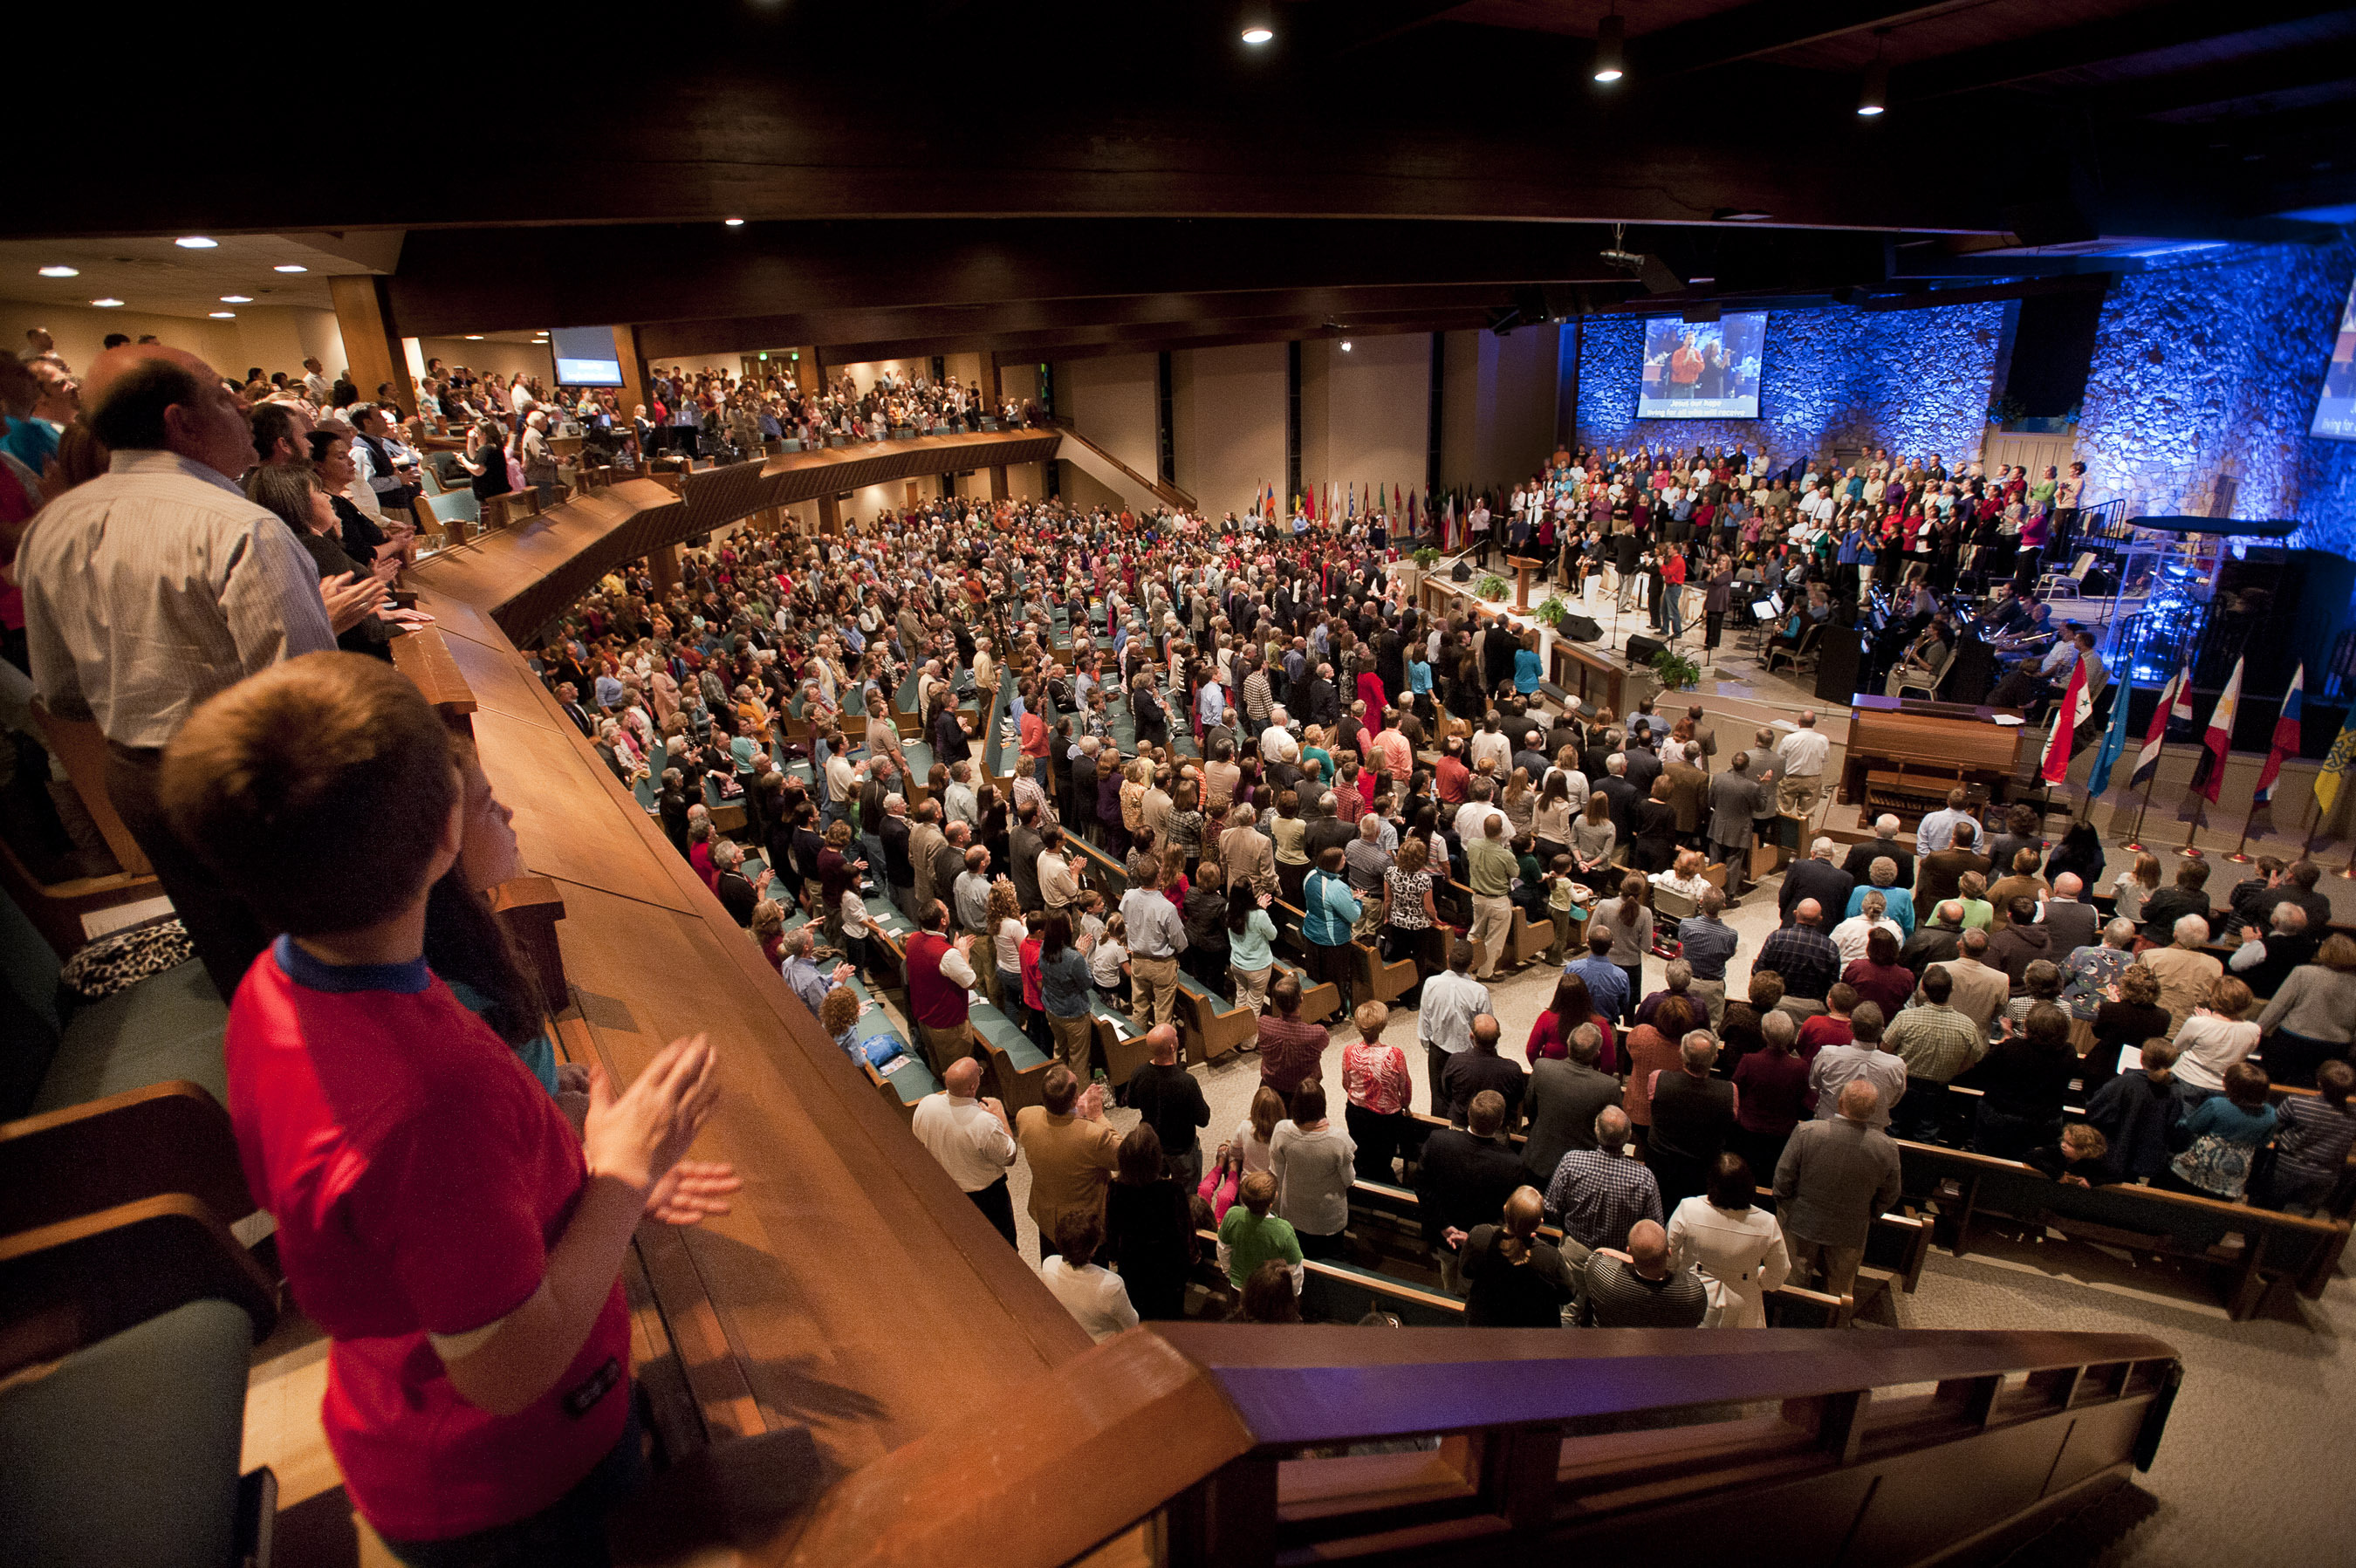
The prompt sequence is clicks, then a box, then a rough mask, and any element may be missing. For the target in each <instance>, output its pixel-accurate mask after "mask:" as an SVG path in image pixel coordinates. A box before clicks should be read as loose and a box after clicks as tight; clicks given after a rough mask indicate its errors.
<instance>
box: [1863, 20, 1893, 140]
mask: <svg viewBox="0 0 2356 1568" xmlns="http://www.w3.org/2000/svg"><path fill="white" fill-rule="evenodd" d="M1885 36H1886V35H1885V34H1883V33H1881V32H1879V31H1877V32H1876V33H1875V34H1874V35H1873V63H1872V64H1871V65H1869V66H1867V67H1866V68H1865V87H1864V89H1863V90H1862V91H1859V92H1858V95H1857V112H1858V114H1859V115H1861V116H1863V117H1864V118H1866V119H1868V120H1870V119H1872V118H1874V117H1875V116H1876V115H1878V114H1879V113H1881V112H1882V111H1883V110H1885V109H1887V108H1889V107H1890V61H1889V60H1888V59H1886V58H1884V56H1883V55H1882V52H1881V48H1882V44H1881V40H1882V39H1883V38H1884V37H1885Z"/></svg>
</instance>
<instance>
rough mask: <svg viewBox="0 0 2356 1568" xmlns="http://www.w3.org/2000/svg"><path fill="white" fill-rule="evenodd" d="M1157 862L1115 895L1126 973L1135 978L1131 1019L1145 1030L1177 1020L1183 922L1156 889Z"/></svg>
mask: <svg viewBox="0 0 2356 1568" xmlns="http://www.w3.org/2000/svg"><path fill="white" fill-rule="evenodd" d="M1120 918H1121V919H1122V920H1123V921H1124V922H1125V923H1127V925H1128V927H1129V972H1130V975H1131V976H1132V977H1133V978H1134V979H1135V980H1136V982H1137V984H1136V988H1135V989H1136V993H1137V1015H1136V1016H1137V1021H1138V1022H1139V1023H1140V1024H1142V1025H1143V1026H1145V1027H1147V1028H1149V1029H1151V1028H1156V1027H1158V1026H1161V1025H1163V1024H1168V1025H1170V1026H1172V1027H1173V1028H1175V1027H1176V1026H1177V1024H1178V955H1179V954H1180V953H1182V952H1184V951H1185V950H1186V925H1185V922H1184V921H1183V920H1181V919H1180V918H1178V907H1177V906H1176V905H1174V904H1173V903H1171V902H1170V900H1169V898H1168V897H1165V896H1164V895H1163V894H1162V864H1161V862H1159V861H1156V862H1154V863H1153V865H1151V866H1148V867H1147V868H1146V872H1145V880H1144V882H1143V883H1142V884H1141V886H1133V887H1131V888H1130V890H1129V891H1128V892H1127V893H1124V894H1122V895H1121V899H1120Z"/></svg>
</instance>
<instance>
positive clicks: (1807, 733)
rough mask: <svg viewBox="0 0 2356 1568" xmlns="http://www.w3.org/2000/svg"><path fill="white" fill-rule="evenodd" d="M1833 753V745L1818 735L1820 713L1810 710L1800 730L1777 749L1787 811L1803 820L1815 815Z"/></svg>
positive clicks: (1776, 754)
mask: <svg viewBox="0 0 2356 1568" xmlns="http://www.w3.org/2000/svg"><path fill="white" fill-rule="evenodd" d="M1832 750H1833V743H1832V742H1831V741H1829V740H1826V738H1825V737H1824V736H1822V735H1819V734H1818V733H1817V732H1816V710H1815V709H1814V708H1810V709H1807V710H1806V711H1805V712H1804V713H1802V714H1800V727H1799V728H1798V729H1795V730H1794V731H1793V732H1792V733H1791V734H1790V735H1787V736H1784V737H1783V743H1782V744H1781V745H1779V746H1776V748H1775V757H1776V760H1777V761H1778V762H1779V763H1781V764H1782V770H1783V783H1782V785H1781V786H1779V789H1780V793H1781V796H1782V800H1783V810H1784V811H1785V812H1787V813H1788V814H1790V815H1792V816H1794V817H1802V818H1813V817H1814V816H1815V810H1816V797H1817V795H1818V794H1819V793H1820V792H1821V790H1822V789H1823V787H1824V778H1825V763H1826V759H1827V758H1829V757H1831V756H1832Z"/></svg>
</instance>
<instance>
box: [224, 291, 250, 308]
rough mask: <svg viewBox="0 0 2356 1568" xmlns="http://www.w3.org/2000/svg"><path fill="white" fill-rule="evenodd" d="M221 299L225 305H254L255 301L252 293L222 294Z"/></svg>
mask: <svg viewBox="0 0 2356 1568" xmlns="http://www.w3.org/2000/svg"><path fill="white" fill-rule="evenodd" d="M220 299H221V303H222V304H223V305H252V303H253V295H250V294H225V295H221V296H220Z"/></svg>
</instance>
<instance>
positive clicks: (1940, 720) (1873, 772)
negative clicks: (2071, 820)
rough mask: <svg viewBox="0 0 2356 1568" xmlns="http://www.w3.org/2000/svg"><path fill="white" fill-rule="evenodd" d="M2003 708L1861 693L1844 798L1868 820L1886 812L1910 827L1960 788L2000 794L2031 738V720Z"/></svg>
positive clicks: (1852, 722) (1978, 795)
mask: <svg viewBox="0 0 2356 1568" xmlns="http://www.w3.org/2000/svg"><path fill="white" fill-rule="evenodd" d="M2005 711H2006V710H2002V709H1997V708H1986V707H1965V706H1963V705H1961V704H1958V703H1917V702H1896V701H1892V700H1891V699H1890V698H1887V697H1862V696H1861V697H1859V698H1858V702H1857V706H1856V709H1855V710H1854V711H1853V712H1852V713H1851V714H1850V715H1849V726H1848V748H1847V757H1846V759H1845V761H1844V762H1843V764H1842V767H1841V791H1840V798H1841V800H1843V801H1846V802H1848V803H1850V804H1854V805H1858V806H1861V807H1862V808H1863V809H1864V811H1865V815H1866V817H1867V818H1868V819H1869V820H1870V819H1871V818H1872V817H1874V816H1876V815H1878V814H1879V813H1880V812H1883V811H1887V812H1889V813H1890V814H1891V815H1892V816H1895V817H1897V818H1898V819H1899V821H1900V822H1901V823H1902V824H1903V826H1904V828H1905V829H1906V830H1907V831H1910V832H1911V831H1912V829H1913V828H1914V826H1915V824H1916V823H1918V822H1921V821H1922V817H1923V816H1924V815H1925V814H1926V813H1928V812H1931V811H1937V810H1938V809H1939V808H1941V807H1942V806H1944V805H1945V804H1946V803H1947V793H1948V791H1949V790H1951V789H1956V788H1957V787H1959V786H1960V787H1961V788H1963V789H1965V790H1968V791H1970V792H1971V793H1972V795H1973V797H1974V800H1975V801H1982V800H1987V799H1989V798H1991V797H1993V798H1996V799H1999V800H2000V799H2002V798H2003V795H2004V791H2005V789H2006V787H2007V786H2008V784H2009V783H2010V782H2011V781H2012V780H2013V779H2014V778H2016V777H2017V769H2018V768H2019V764H2020V755H2021V747H2022V746H2024V745H2025V744H2027V743H2026V742H2025V741H2024V740H2023V738H2022V737H2023V736H2024V735H2026V734H2027V726H2025V725H1999V724H1997V722H1996V718H1997V714H1998V713H2000V712H2005Z"/></svg>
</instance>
